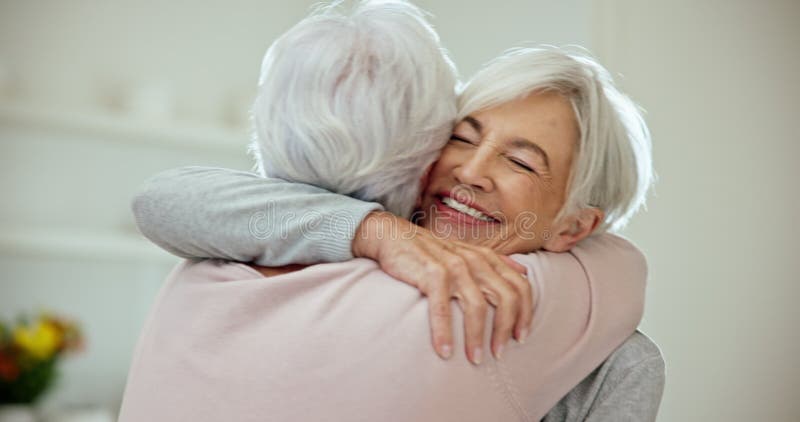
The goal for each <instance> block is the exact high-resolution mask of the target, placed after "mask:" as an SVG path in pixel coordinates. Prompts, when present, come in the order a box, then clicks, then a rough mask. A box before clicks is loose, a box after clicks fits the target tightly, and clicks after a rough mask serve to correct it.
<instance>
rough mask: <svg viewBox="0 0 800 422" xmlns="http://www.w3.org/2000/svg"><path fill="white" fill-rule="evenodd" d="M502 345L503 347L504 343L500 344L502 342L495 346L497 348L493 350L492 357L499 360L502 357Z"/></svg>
mask: <svg viewBox="0 0 800 422" xmlns="http://www.w3.org/2000/svg"><path fill="white" fill-rule="evenodd" d="M504 347H505V345H502V344H501V345H499V346H497V350H495V352H494V357H495V358H497V360H500V359H501V358H502V357H503V348H504Z"/></svg>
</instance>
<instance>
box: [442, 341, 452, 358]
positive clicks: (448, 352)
mask: <svg viewBox="0 0 800 422" xmlns="http://www.w3.org/2000/svg"><path fill="white" fill-rule="evenodd" d="M452 355H453V348H452V347H450V345H449V344H445V345H444V346H442V356H444V358H445V359H450V356H452Z"/></svg>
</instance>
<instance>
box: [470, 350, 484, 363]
mask: <svg viewBox="0 0 800 422" xmlns="http://www.w3.org/2000/svg"><path fill="white" fill-rule="evenodd" d="M482 354H483V351H482V350H481V348H480V347H476V348H475V350H473V352H472V361H473V362H474V363H475V365H480V364H481V357H482V356H481V355H482Z"/></svg>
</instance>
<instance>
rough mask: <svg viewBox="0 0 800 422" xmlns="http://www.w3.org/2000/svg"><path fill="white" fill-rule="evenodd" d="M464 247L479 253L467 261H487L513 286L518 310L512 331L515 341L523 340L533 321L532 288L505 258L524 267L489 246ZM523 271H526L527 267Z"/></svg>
mask: <svg viewBox="0 0 800 422" xmlns="http://www.w3.org/2000/svg"><path fill="white" fill-rule="evenodd" d="M465 248H468V249H470V250H471V251H472V252H473V253H477V254H479V256H476V257H473V258H471V259H469V260H468V261H469V262H483V261H485V262H487V263H488V264H489V265H491V266H492V270H493V272H494V273H497V274H500V275H501V276H502V278H503V280H505V282H506V283H507V284H509V285H511V286H513V288H514V290H515V293H514V296H515V297H516V298H518V299H519V302H518V303H519V310H518V312H517V313H516V323H515V324H514V328H513V333H514V338H516V339H517V341H519V342H524V341H525V337H526V336H527V334H528V333H529V332H530V325H531V323H532V322H533V310H534V300H533V289H532V288H531V284H530V282H529V281H528V278H527V275H523V274H524V272H523V274H520V272H518V271H516V270H515V268H514V267H511V266H509V265H508V264H507V260H508V261H511V262H514V264H515V265H516V266H517V267H521V268H523V269H525V267H524V266H522V265H520V264H519V263H517V262H515V261H513V260H511V259H510V258H508V257H507V256H505V255H499V254H497V253H495V252H494V251H493V250H491V249H489V248H483V247H477V246H472V245H466V246H465ZM525 272H527V269H526V271H525ZM488 281H489V282H490V283H491V285H496V284H495V283H493V279H488ZM503 291H506V290H503ZM506 292H507V291H506Z"/></svg>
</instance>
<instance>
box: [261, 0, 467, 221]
mask: <svg viewBox="0 0 800 422" xmlns="http://www.w3.org/2000/svg"><path fill="white" fill-rule="evenodd" d="M340 9H341V7H340V3H339V2H336V3H333V4H330V5H327V6H324V7H322V8H320V9H318V10H317V11H315V12H313V13H312V14H311V15H310V16H309V17H307V18H305V19H303V20H302V21H300V23H298V24H297V25H295V26H294V27H292V28H291V29H289V31H287V32H286V33H285V34H283V35H282V36H281V37H280V38H278V39H277V40H276V41H275V42H274V43H273V44H272V46H270V48H269V50H267V53H266V55H265V56H264V60H263V64H262V67H261V77H260V80H259V87H258V95H257V98H256V100H255V103H254V105H253V108H252V121H253V124H254V131H255V133H254V140H253V142H252V144H251V147H250V149H251V151H252V152H253V153H254V155H255V157H256V161H257V168H258V170H259V171H260V172H261V173H262V174H263V175H266V176H270V177H279V178H282V179H286V180H291V181H295V182H302V183H308V184H313V185H316V186H320V187H323V188H326V189H328V190H330V191H333V192H336V193H341V194H345V195H350V196H354V197H357V198H359V199H363V200H367V201H377V202H380V203H381V204H383V206H384V207H385V208H386V209H387V210H388V211H391V212H393V213H395V214H397V215H400V216H406V217H407V216H409V215H410V214H411V211H412V208H413V207H414V203H415V200H416V198H417V196H418V194H419V191H420V178H421V177H422V175H423V172H424V171H425V169H426V168H427V167H428V166H429V165H430V164H431V163H432V162H433V161H435V160H436V158H437V157H438V155H439V150H440V149H441V148H442V147H443V146H444V144H445V143H446V142H447V140H448V138H449V136H450V132H451V131H452V128H453V124H454V122H455V115H456V97H455V84H456V74H455V66H454V65H453V63H452V61H451V60H450V59H449V58H448V56H447V54H446V52H445V51H444V50H443V49H442V47H441V45H440V43H439V37H438V36H437V34H436V33H435V32H434V30H433V29H432V28H431V26H430V24H429V23H428V22H427V21H426V20H425V16H424V14H423V12H422V11H421V10H420V9H418V8H417V7H416V6H414V5H412V4H410V3H408V2H405V1H363V2H360V3H359V4H358V5H357V6H356V7H355V8H354V10H353V11H352V12H351V13H348V14H346V13H343V12H341V11H340Z"/></svg>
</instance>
